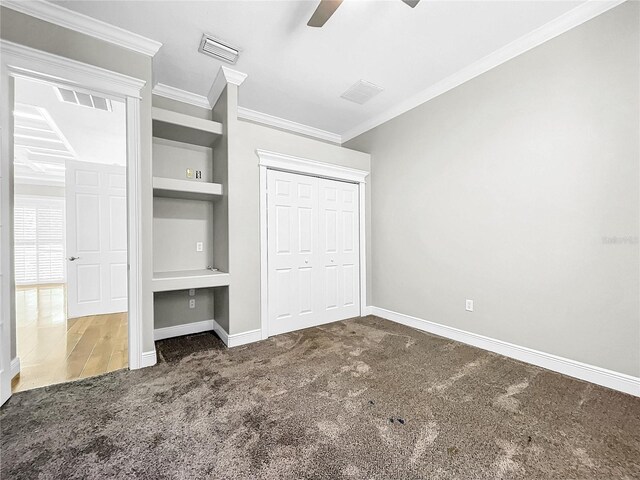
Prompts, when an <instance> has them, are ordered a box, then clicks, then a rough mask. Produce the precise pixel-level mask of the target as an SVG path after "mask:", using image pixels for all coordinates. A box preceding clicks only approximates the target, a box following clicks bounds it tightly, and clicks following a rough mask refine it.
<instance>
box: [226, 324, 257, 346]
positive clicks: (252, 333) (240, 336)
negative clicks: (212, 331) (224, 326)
mask: <svg viewBox="0 0 640 480" xmlns="http://www.w3.org/2000/svg"><path fill="white" fill-rule="evenodd" d="M260 340H262V330H261V329H259V328H258V329H256V330H249V331H248V332H242V333H234V334H233V335H229V343H227V346H228V347H239V346H240V345H246V344H247V343H253V342H259V341H260Z"/></svg>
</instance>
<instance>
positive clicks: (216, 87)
mask: <svg viewBox="0 0 640 480" xmlns="http://www.w3.org/2000/svg"><path fill="white" fill-rule="evenodd" d="M246 78H247V74H246V73H242V72H239V71H237V70H233V69H231V68H228V67H225V66H224V65H221V66H220V70H218V74H217V75H216V79H215V80H214V82H213V85H211V90H209V95H207V98H208V99H209V104H210V105H211V108H213V106H214V105H215V104H216V102H217V101H218V98H220V95H221V94H222V91H223V90H224V87H226V86H227V84H228V83H230V84H232V85H237V86H240V85H242V82H244V81H245V79H246Z"/></svg>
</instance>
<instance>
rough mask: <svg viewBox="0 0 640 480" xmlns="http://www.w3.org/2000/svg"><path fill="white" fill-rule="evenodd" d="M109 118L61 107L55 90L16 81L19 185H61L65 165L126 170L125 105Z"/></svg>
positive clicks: (89, 110)
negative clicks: (97, 165)
mask: <svg viewBox="0 0 640 480" xmlns="http://www.w3.org/2000/svg"><path fill="white" fill-rule="evenodd" d="M111 107H112V111H111V112H107V111H103V110H97V109H94V108H88V107H83V106H79V105H74V104H70V103H66V102H63V101H61V100H60V99H59V98H58V96H57V95H56V92H55V87H53V86H52V85H49V84H46V83H41V82H35V81H31V80H27V79H24V78H20V77H18V78H16V79H15V107H14V118H15V125H14V130H15V131H14V134H15V152H14V154H15V177H16V181H17V182H21V183H33V182H34V181H37V182H39V183H43V182H44V183H52V182H53V183H55V182H63V183H64V175H65V161H66V160H67V159H71V160H79V161H86V162H93V163H105V164H110V165H111V164H115V165H126V161H127V156H126V116H125V105H124V103H122V102H119V101H115V100H112V101H111Z"/></svg>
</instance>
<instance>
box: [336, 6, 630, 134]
mask: <svg viewBox="0 0 640 480" xmlns="http://www.w3.org/2000/svg"><path fill="white" fill-rule="evenodd" d="M624 1H625V0H604V1H603V0H587V1H586V2H585V3H583V4H581V5H579V6H578V7H576V8H573V9H571V10H569V11H568V12H566V13H564V14H563V15H560V16H559V17H557V18H555V19H553V20H551V21H550V22H548V23H546V24H544V25H542V26H541V27H539V28H537V29H536V30H533V31H532V32H530V33H528V34H526V35H524V36H522V37H520V38H518V39H517V40H514V41H513V42H511V43H509V44H507V45H505V46H504V47H502V48H499V49H498V50H496V51H495V52H493V53H490V54H489V55H487V56H486V57H484V58H482V59H480V60H478V61H477V62H474V63H472V64H471V65H469V66H467V67H465V68H463V69H462V70H459V71H458V72H456V73H454V74H453V75H451V76H449V77H447V78H445V79H444V80H441V81H440V82H438V83H435V84H434V85H432V86H430V87H429V88H427V89H425V90H423V91H421V92H419V93H418V94H416V95H414V96H412V97H411V98H409V99H407V100H405V101H404V102H401V103H400V104H398V105H396V106H394V107H392V108H390V109H389V110H386V111H385V112H383V113H381V114H379V115H376V116H374V117H373V118H370V119H369V120H366V121H364V122H362V123H361V124H359V125H357V126H355V127H354V128H352V129H350V130H348V131H346V132H344V133H343V134H342V141H343V142H346V141H348V140H351V139H352V138H355V137H357V136H358V135H361V134H363V133H365V132H367V131H369V130H371V129H372V128H375V127H377V126H379V125H382V124H383V123H385V122H387V121H389V120H391V119H392V118H395V117H397V116H399V115H402V114H403V113H405V112H408V111H409V110H411V109H413V108H415V107H417V106H419V105H422V104H423V103H425V102H428V101H429V100H431V99H433V98H435V97H437V96H439V95H442V94H443V93H446V92H448V91H449V90H451V89H453V88H455V87H457V86H459V85H462V84H463V83H465V82H468V81H469V80H472V79H473V78H475V77H477V76H479V75H482V74H483V73H485V72H487V71H489V70H491V69H492V68H495V67H497V66H499V65H502V64H503V63H505V62H507V61H509V60H511V59H512V58H514V57H517V56H518V55H521V54H523V53H525V52H527V51H529V50H531V49H532V48H535V47H537V46H538V45H541V44H543V43H544V42H546V41H548V40H551V39H552V38H555V37H557V36H558V35H561V34H563V33H565V32H567V31H569V30H571V29H572V28H575V27H577V26H579V25H581V24H583V23H584V22H586V21H588V20H591V19H592V18H594V17H597V16H598V15H600V14H602V13H604V12H606V11H607V10H610V9H612V8H614V7H616V6H618V5H620V4H621V3H623V2H624Z"/></svg>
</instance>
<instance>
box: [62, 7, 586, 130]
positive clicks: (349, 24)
mask: <svg viewBox="0 0 640 480" xmlns="http://www.w3.org/2000/svg"><path fill="white" fill-rule="evenodd" d="M55 3H58V4H60V5H62V6H64V7H66V8H69V9H72V10H75V11H77V12H80V13H84V14H86V15H89V16H91V17H94V18H97V19H99V20H102V21H105V22H107V23H110V24H113V25H116V26H119V27H122V28H124V29H126V30H129V31H132V32H135V33H138V34H140V35H143V36H145V37H149V38H151V39H154V40H157V41H160V42H162V43H163V46H162V48H161V49H160V51H159V52H158V54H157V55H156V56H155V58H154V81H155V82H157V83H163V84H166V85H169V86H172V87H177V88H179V89H182V90H186V91H189V92H192V93H196V94H199V95H205V96H206V95H207V93H208V92H209V89H210V88H211V85H212V83H213V80H214V78H215V75H216V73H217V71H218V69H219V66H220V65H221V63H220V62H218V61H217V60H215V59H213V58H210V57H207V56H205V55H203V54H201V53H198V51H197V50H198V45H199V42H200V39H201V36H202V34H203V33H204V32H208V33H210V34H212V35H214V36H216V37H218V38H221V39H224V40H227V41H228V42H230V43H231V44H233V45H236V46H238V47H240V48H241V49H242V52H241V54H240V59H239V60H238V63H237V64H236V65H235V66H233V67H232V68H234V69H237V70H239V71H242V72H244V73H247V74H248V78H247V80H246V81H245V82H244V84H243V85H242V87H241V89H240V105H241V106H243V107H246V108H249V109H252V110H256V111H259V112H262V113H266V114H269V115H273V116H277V117H281V118H284V119H287V120H291V121H294V122H298V123H301V124H304V125H309V126H311V127H315V128H319V129H322V130H326V131H329V132H334V133H338V134H344V133H345V132H349V131H353V129H354V128H357V127H358V126H361V125H363V124H366V123H367V122H368V121H370V120H371V119H372V118H375V117H379V116H380V115H382V114H384V113H385V112H388V111H390V110H393V109H394V107H396V106H398V105H400V104H402V103H403V102H406V101H407V99H410V98H411V97H414V96H416V95H418V94H419V93H420V92H422V91H424V90H425V89H428V88H429V87H430V86H433V85H434V84H437V83H438V82H440V81H442V80H443V79H445V78H447V77H449V76H451V75H453V74H455V73H456V72H458V71H460V70H461V69H463V68H464V67H466V66H468V65H470V64H473V63H474V62H476V61H478V60H480V59H482V58H483V57H485V56H487V55H489V54H491V53H492V52H494V51H496V50H498V49H500V48H501V47H504V46H505V45H507V44H509V43H510V42H513V41H514V40H516V39H518V38H520V37H522V36H524V35H526V34H529V33H530V32H532V31H534V30H535V29H537V28H539V27H541V26H542V25H544V24H546V23H548V22H550V21H552V20H553V19H555V18H557V17H558V16H560V15H562V14H564V13H566V12H567V11H569V10H571V9H572V8H575V7H577V6H578V5H580V4H581V3H583V1H564V0H547V1H540V0H537V1H525V0H514V1H450V0H449V1H434V0H422V1H421V2H420V3H419V4H418V6H417V7H416V8H414V9H411V8H409V7H408V6H407V5H405V4H404V3H403V2H402V1H400V0H387V1H362V0H360V1H359V0H345V1H344V3H343V4H342V5H341V6H340V8H339V9H338V10H337V11H336V13H335V14H334V15H333V17H331V19H330V20H329V21H328V22H327V23H326V24H325V26H324V27H323V28H320V29H318V28H311V27H307V25H306V23H307V21H308V20H309V18H310V16H311V14H312V13H313V11H314V10H315V8H316V6H317V3H318V2H316V1H293V0H292V1H199V2H196V1H180V2H177V1H127V0H123V1H101V2H95V1H76V0H73V1H57V2H55ZM360 79H363V80H367V81H369V82H372V83H375V84H377V85H380V86H381V87H383V88H384V91H383V92H382V93H380V94H379V95H377V96H376V97H374V98H373V99H372V100H370V101H369V102H368V103H366V104H364V105H358V104H355V103H351V102H349V101H347V100H344V99H342V98H340V95H341V94H342V93H343V92H344V91H345V90H346V89H347V88H349V87H350V86H351V85H352V84H353V83H355V82H356V81H358V80H360Z"/></svg>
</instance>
